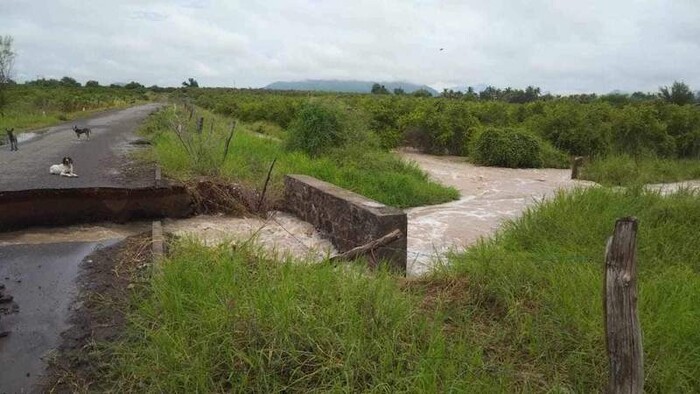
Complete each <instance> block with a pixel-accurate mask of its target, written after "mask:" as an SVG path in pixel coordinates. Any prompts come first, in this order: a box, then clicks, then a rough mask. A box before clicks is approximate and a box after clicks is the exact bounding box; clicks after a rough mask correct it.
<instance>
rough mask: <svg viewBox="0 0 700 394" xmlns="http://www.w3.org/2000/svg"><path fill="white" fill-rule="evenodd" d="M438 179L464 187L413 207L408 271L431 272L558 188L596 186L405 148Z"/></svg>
mask: <svg viewBox="0 0 700 394" xmlns="http://www.w3.org/2000/svg"><path fill="white" fill-rule="evenodd" d="M398 154H399V155H400V156H401V157H403V158H404V159H406V160H409V161H413V162H415V163H416V164H418V166H419V167H420V168H421V169H423V170H424V171H425V172H427V173H428V174H429V175H430V176H431V177H432V178H433V179H435V180H436V181H438V182H440V183H442V184H443V185H446V186H452V187H454V188H456V189H457V190H459V193H460V195H461V197H460V199H459V200H457V201H453V202H449V203H446V204H439V205H431V206H426V207H417V208H411V209H408V210H407V211H406V212H407V214H408V259H409V262H408V265H409V267H408V270H409V272H410V273H411V274H413V275H417V274H421V273H424V272H426V271H428V270H429V269H430V268H431V267H432V266H433V265H434V264H435V261H436V259H437V260H440V259H443V258H444V255H445V252H447V251H448V250H450V249H463V248H465V247H467V246H469V245H472V244H474V243H475V242H476V241H477V240H478V239H479V238H481V237H487V236H490V235H492V234H494V233H495V232H496V231H497V230H498V228H499V227H500V225H501V224H502V223H503V222H504V221H505V220H508V219H513V218H516V217H518V216H519V215H520V214H521V213H522V212H523V211H524V210H525V209H526V208H527V207H528V206H530V205H533V204H534V203H535V202H536V201H538V200H541V199H542V198H546V197H551V196H553V195H554V193H555V191H556V190H558V189H570V188H574V187H582V186H589V185H592V184H593V183H592V182H587V181H576V180H571V179H570V177H571V171H570V170H558V169H511V168H495V167H480V166H475V165H473V164H470V163H467V162H466V161H465V160H464V158H459V157H448V156H442V157H436V156H430V155H424V154H419V153H414V152H407V151H402V152H398Z"/></svg>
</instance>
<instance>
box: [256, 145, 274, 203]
mask: <svg viewBox="0 0 700 394" xmlns="http://www.w3.org/2000/svg"><path fill="white" fill-rule="evenodd" d="M276 162H277V158H276V157H275V159H274V160H272V164H271V165H270V170H269V171H267V179H265V186H263V191H262V193H261V194H260V200H259V201H258V211H259V210H260V208H262V203H263V200H265V193H266V192H267V184H268V183H269V182H270V175H272V169H273V168H274V167H275V163H276Z"/></svg>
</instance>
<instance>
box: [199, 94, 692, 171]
mask: <svg viewBox="0 0 700 394" xmlns="http://www.w3.org/2000/svg"><path fill="white" fill-rule="evenodd" d="M674 86H675V85H674ZM667 90H668V89H667ZM679 90H680V88H678V89H675V90H674V89H671V91H670V92H669V93H668V95H669V97H668V98H667V99H664V96H663V95H661V96H660V97H656V96H653V95H643V94H635V95H632V96H625V95H609V96H601V97H597V96H595V95H580V96H570V97H560V98H554V97H551V96H550V97H543V96H539V92H538V91H522V92H520V91H514V90H508V89H506V90H505V91H500V90H497V89H495V90H493V91H491V93H490V94H486V95H482V96H483V97H481V96H479V95H476V94H475V93H474V94H473V95H468V94H461V95H457V94H454V93H453V94H449V92H448V93H444V94H443V96H442V97H439V98H419V97H413V96H406V95H389V94H375V95H357V94H320V93H317V94H314V95H315V96H316V97H317V99H319V100H325V101H334V102H336V103H337V105H341V106H345V107H347V108H350V109H351V110H352V111H354V113H355V114H357V115H359V116H362V117H364V118H366V119H367V122H368V127H369V129H370V130H371V131H373V132H374V133H375V134H376V135H377V137H378V138H379V140H380V143H381V145H382V146H383V147H384V148H395V147H397V146H401V145H410V146H415V147H417V148H419V149H421V150H423V151H425V152H429V153H434V154H453V155H462V156H473V153H474V152H471V151H470V149H471V147H473V146H474V145H475V144H474V142H473V139H474V136H475V135H477V134H479V133H480V131H481V130H483V129H485V128H490V129H510V128H516V129H519V130H521V131H523V132H525V133H529V134H530V135H532V136H534V137H536V138H538V139H540V140H541V141H542V142H543V143H546V144H547V146H548V148H547V149H544V150H542V153H545V155H544V156H543V157H541V158H540V160H535V161H534V162H532V161H529V162H527V164H523V165H527V166H537V165H549V166H557V167H561V166H564V163H561V161H560V160H556V159H555V160H552V162H549V158H561V157H562V156H561V155H562V154H563V155H567V156H568V155H583V156H589V157H592V158H594V159H600V158H603V157H606V156H609V155H620V154H623V155H631V156H634V157H637V158H639V157H659V158H664V159H698V158H700V108H699V107H697V106H695V105H692V104H689V105H681V104H687V103H686V102H683V101H680V103H679V104H677V103H676V102H678V100H680V99H677V98H674V97H676V96H682V92H680V91H679ZM187 94H188V96H189V97H190V98H191V99H192V100H193V101H194V102H195V103H197V104H198V105H201V106H203V107H205V108H208V109H211V110H213V111H214V112H216V113H219V114H225V115H229V116H233V117H236V118H239V119H242V120H244V121H247V122H253V121H267V122H272V123H275V124H277V125H279V126H280V127H282V128H283V129H286V128H287V127H288V126H289V125H290V123H291V122H292V120H293V119H294V118H295V117H296V115H297V113H298V111H299V110H300V108H301V107H302V106H303V104H304V103H305V102H306V101H307V100H308V94H301V93H294V92H283V93H272V92H266V91H251V90H232V89H192V90H189V91H188V93H187ZM674 94H675V96H674ZM530 96H532V97H530ZM551 147H553V148H555V149H551ZM556 151H559V152H560V154H557V153H556ZM538 163H539V164H538Z"/></svg>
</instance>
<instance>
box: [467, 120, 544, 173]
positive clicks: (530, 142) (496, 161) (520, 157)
mask: <svg viewBox="0 0 700 394" xmlns="http://www.w3.org/2000/svg"><path fill="white" fill-rule="evenodd" d="M541 145H542V141H541V140H540V139H539V138H537V137H535V136H534V135H532V134H529V133H527V132H526V131H524V130H521V129H515V128H496V127H489V128H487V129H485V130H483V131H481V133H479V134H478V135H477V136H476V137H475V138H474V142H473V146H472V149H471V151H472V158H473V159H474V161H476V162H477V163H479V164H483V165H487V166H497V167H511V168H537V167H542V164H543V162H542V146H541Z"/></svg>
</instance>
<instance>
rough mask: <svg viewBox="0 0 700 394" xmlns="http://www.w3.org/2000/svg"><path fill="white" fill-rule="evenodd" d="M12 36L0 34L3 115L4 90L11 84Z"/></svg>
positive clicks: (13, 54)
mask: <svg viewBox="0 0 700 394" xmlns="http://www.w3.org/2000/svg"><path fill="white" fill-rule="evenodd" d="M12 41H13V39H12V36H4V37H3V36H0V114H2V115H4V114H5V113H4V111H3V108H4V107H5V105H7V94H6V90H7V87H8V86H9V85H11V84H12V82H13V81H12V66H13V65H14V63H15V56H16V53H15V52H14V51H13V50H12Z"/></svg>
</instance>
